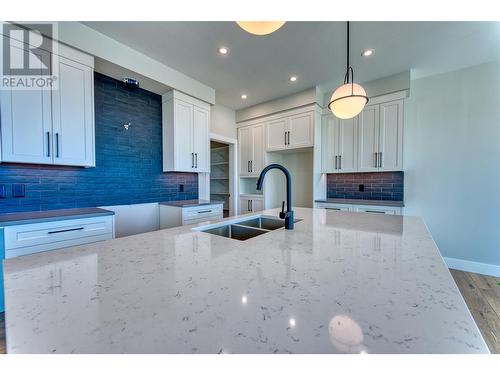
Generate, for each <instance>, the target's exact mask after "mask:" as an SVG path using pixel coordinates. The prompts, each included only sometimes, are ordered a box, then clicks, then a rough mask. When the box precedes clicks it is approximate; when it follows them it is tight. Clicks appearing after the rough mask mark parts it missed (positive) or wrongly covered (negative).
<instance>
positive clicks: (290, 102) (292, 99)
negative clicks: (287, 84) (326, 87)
mask: <svg viewBox="0 0 500 375" xmlns="http://www.w3.org/2000/svg"><path fill="white" fill-rule="evenodd" d="M314 103H316V88H315V87H313V88H310V89H307V90H304V91H301V92H298V93H296V94H292V95H288V96H284V97H282V98H278V99H275V100H270V101H268V102H265V103H260V104H257V105H254V106H252V107H248V108H243V109H240V110H238V111H236V121H237V122H243V121H247V120H251V119H254V118H257V117H262V116H268V115H271V114H273V113H278V112H283V111H286V110H289V109H292V108H298V107H303V106H306V105H311V104H314Z"/></svg>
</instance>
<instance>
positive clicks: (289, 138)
mask: <svg viewBox="0 0 500 375" xmlns="http://www.w3.org/2000/svg"><path fill="white" fill-rule="evenodd" d="M288 144H290V131H288Z"/></svg>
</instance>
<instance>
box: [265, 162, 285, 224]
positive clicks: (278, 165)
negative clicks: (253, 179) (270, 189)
mask: <svg viewBox="0 0 500 375" xmlns="http://www.w3.org/2000/svg"><path fill="white" fill-rule="evenodd" d="M271 169H279V170H280V171H282V172H283V173H284V174H285V177H286V211H285V201H283V203H282V204H281V212H280V218H281V219H285V229H293V211H292V177H291V176H290V172H288V169H286V168H285V167H283V166H282V165H280V164H269V165H268V166H267V167H265V168H264V169H263V170H262V172H260V176H259V179H258V180H257V190H262V184H263V183H264V176H265V175H266V173H267V172H269V171H270V170H271Z"/></svg>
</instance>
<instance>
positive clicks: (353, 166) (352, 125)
mask: <svg viewBox="0 0 500 375" xmlns="http://www.w3.org/2000/svg"><path fill="white" fill-rule="evenodd" d="M357 129H358V119H357V118H356V117H355V118H351V119H348V120H339V122H338V139H339V141H338V153H337V154H338V155H339V158H338V164H337V168H338V170H339V171H341V172H355V171H356V170H357V168H358V164H357V162H358V160H357V159H358V153H357V152H358V147H357V142H358V138H357V133H358V131H357Z"/></svg>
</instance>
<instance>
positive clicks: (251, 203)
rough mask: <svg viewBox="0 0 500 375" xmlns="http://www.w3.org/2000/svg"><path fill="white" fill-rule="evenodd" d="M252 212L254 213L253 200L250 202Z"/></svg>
mask: <svg viewBox="0 0 500 375" xmlns="http://www.w3.org/2000/svg"><path fill="white" fill-rule="evenodd" d="M250 211H252V212H253V200H251V201H250Z"/></svg>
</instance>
